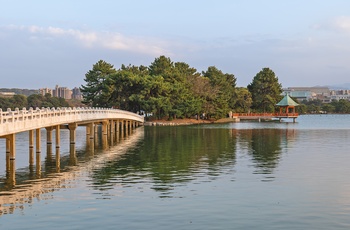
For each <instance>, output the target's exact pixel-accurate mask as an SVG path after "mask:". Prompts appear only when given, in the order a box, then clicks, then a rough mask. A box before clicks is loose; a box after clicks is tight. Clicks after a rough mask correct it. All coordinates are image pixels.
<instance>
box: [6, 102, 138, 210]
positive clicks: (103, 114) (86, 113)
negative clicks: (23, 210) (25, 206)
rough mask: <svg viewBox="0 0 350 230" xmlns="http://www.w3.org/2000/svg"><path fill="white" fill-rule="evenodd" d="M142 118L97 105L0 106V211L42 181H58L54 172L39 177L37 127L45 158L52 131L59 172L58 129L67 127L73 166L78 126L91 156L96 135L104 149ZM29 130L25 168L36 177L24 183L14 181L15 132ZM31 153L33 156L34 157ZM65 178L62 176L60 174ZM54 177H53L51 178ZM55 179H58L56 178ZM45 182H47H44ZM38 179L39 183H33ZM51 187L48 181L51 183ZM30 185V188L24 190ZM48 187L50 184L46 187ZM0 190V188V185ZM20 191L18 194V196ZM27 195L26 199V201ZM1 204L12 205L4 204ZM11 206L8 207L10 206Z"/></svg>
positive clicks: (32, 191) (35, 191)
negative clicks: (0, 162) (1, 146)
mask: <svg viewBox="0 0 350 230" xmlns="http://www.w3.org/2000/svg"><path fill="white" fill-rule="evenodd" d="M143 121H144V118H143V117H142V116H139V115H137V114H134V113H131V112H128V111H123V110H117V109H101V108H58V109H54V108H53V109H50V108H46V109H45V108H43V109H39V108H37V109H36V110H33V109H32V108H31V109H29V110H26V109H23V110H19V109H16V110H14V111H11V110H10V109H9V110H7V111H6V112H3V111H2V110H1V109H0V138H4V139H5V140H6V179H5V180H4V181H5V186H4V190H5V191H6V192H4V191H1V190H0V207H1V208H2V209H3V208H4V207H8V208H7V209H8V210H1V209H0V214H1V213H9V212H11V209H13V208H14V207H16V203H17V202H19V203H21V202H24V201H23V200H24V199H25V198H24V197H27V196H26V194H27V193H29V197H34V196H36V195H35V194H40V193H41V192H40V191H45V189H43V188H42V186H44V185H43V183H42V182H43V181H45V183H44V184H47V183H49V184H50V183H54V184H57V183H58V182H57V180H58V181H60V180H61V178H62V175H60V174H56V175H55V176H54V178H41V147H42V146H41V139H42V138H41V129H43V128H45V129H46V147H47V158H48V159H50V158H52V154H53V146H52V145H53V140H52V139H53V138H52V137H53V131H54V130H55V158H56V161H55V162H56V163H55V164H56V165H55V168H56V170H55V171H56V173H60V171H61V159H60V158H61V154H60V142H61V129H68V130H69V145H70V146H69V152H70V154H69V162H70V165H73V166H74V165H77V157H76V129H77V127H78V126H85V127H86V148H87V149H86V152H87V153H89V154H91V155H93V154H94V151H95V147H96V144H97V143H98V141H97V140H98V137H100V139H101V145H102V147H103V148H105V149H107V148H108V147H109V146H113V145H114V144H115V142H117V141H118V140H119V138H124V136H125V135H130V133H131V132H132V130H133V129H135V128H136V127H138V126H139V125H140V124H142V123H143ZM26 131H27V132H28V133H29V169H30V171H33V169H34V165H35V173H36V175H37V178H36V179H35V180H34V181H31V180H29V181H27V182H24V185H17V184H16V175H17V174H16V161H15V159H16V134H17V133H21V132H26ZM34 147H35V152H34ZM34 155H35V156H34ZM63 177H64V178H65V177H67V176H66V175H64V176H63ZM55 178H56V179H55ZM57 178H58V179H57ZM48 181H49V182H48ZM38 182H39V185H38V184H37V183H38ZM51 186H52V184H51ZM29 187H30V189H28V188H29ZM49 187H50V186H49ZM0 189H1V188H0ZM18 194H22V195H18ZM28 200H30V198H29V199H28V198H27V201H28ZM3 204H13V205H10V206H4V205H3ZM10 207H12V208H10Z"/></svg>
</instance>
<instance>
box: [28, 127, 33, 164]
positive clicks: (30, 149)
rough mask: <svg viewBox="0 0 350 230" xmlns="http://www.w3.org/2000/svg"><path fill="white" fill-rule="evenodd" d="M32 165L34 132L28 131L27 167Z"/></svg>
mask: <svg viewBox="0 0 350 230" xmlns="http://www.w3.org/2000/svg"><path fill="white" fill-rule="evenodd" d="M33 165H34V130H29V166H33Z"/></svg>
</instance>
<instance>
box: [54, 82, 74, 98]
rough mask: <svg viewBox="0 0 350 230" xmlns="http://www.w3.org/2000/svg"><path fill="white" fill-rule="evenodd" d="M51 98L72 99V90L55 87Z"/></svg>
mask: <svg viewBox="0 0 350 230" xmlns="http://www.w3.org/2000/svg"><path fill="white" fill-rule="evenodd" d="M52 96H53V97H62V98H64V99H72V90H70V89H68V88H67V87H59V86H58V85H56V87H55V89H53V90H52Z"/></svg>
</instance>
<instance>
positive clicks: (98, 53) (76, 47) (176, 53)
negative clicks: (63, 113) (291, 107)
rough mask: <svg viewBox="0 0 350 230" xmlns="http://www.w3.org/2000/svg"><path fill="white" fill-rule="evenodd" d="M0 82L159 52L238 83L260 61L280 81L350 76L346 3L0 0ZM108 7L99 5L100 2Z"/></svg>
mask: <svg viewBox="0 0 350 230" xmlns="http://www.w3.org/2000/svg"><path fill="white" fill-rule="evenodd" d="M1 3H2V4H1V5H2V8H1V9H0V49H1V50H2V54H1V55H0V68H1V70H2V71H1V79H2V80H1V87H4V88H15V87H18V88H43V87H45V86H46V85H54V84H55V82H57V79H60V82H61V84H62V85H66V86H67V87H70V88H72V87H73V86H78V87H80V86H81V85H83V84H84V83H85V82H84V77H85V73H86V72H87V71H89V70H90V69H91V68H92V65H93V64H95V63H96V62H97V61H99V60H101V59H102V60H105V61H106V62H109V63H111V64H113V65H114V67H115V68H116V69H118V68H119V67H120V66H121V65H122V64H125V65H128V64H131V65H145V66H148V65H150V64H151V63H152V62H153V61H154V59H155V58H157V57H159V56H160V55H165V56H167V57H169V58H171V60H172V61H174V62H178V61H180V62H186V63H188V64H189V65H190V66H191V67H194V68H196V69H197V71H198V72H201V71H205V70H206V69H207V68H208V67H209V66H216V67H217V68H218V69H220V70H222V71H223V72H225V73H230V74H234V75H235V77H236V78H237V86H240V87H246V86H247V85H248V84H249V83H250V82H251V81H252V79H253V77H254V76H255V75H256V74H257V73H258V72H259V71H260V70H261V69H262V68H264V67H269V68H271V69H272V70H273V71H274V72H275V73H276V75H277V77H278V78H279V82H280V83H281V84H282V86H283V87H290V86H309V87H310V86H332V85H337V86H341V85H344V84H346V83H350V80H348V78H349V75H350V66H349V65H348V64H347V62H348V60H349V58H350V49H349V46H348V40H349V38H350V14H349V13H348V9H349V8H350V2H349V1H345V0H335V1H332V2H320V1H316V0H312V1H307V2H305V1H301V0H297V1H283V2H281V1H277V0H267V1H263V2H261V1H258V0H250V1H228V0H221V1H218V2H215V4H214V3H213V2H211V1H197V0H193V1H183V0H180V1H177V2H176V3H173V2H163V1H159V0H158V1H157V0H150V1H147V2H144V1H127V2H116V1H108V0H102V1H100V2H99V3H98V4H96V2H95V1H81V0H77V1H74V2H71V1H67V0H63V1H59V2H47V1H40V0H36V1H30V2H27V1H23V0H14V1H10V2H9V1H1ZM107 6H108V7H107Z"/></svg>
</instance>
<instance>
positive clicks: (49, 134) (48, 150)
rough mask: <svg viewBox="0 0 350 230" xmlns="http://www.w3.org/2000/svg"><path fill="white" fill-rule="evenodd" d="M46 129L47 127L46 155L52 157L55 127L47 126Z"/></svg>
mask: <svg viewBox="0 0 350 230" xmlns="http://www.w3.org/2000/svg"><path fill="white" fill-rule="evenodd" d="M45 129H46V155H47V157H48V158H49V159H51V154H52V130H53V127H46V128H45Z"/></svg>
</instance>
